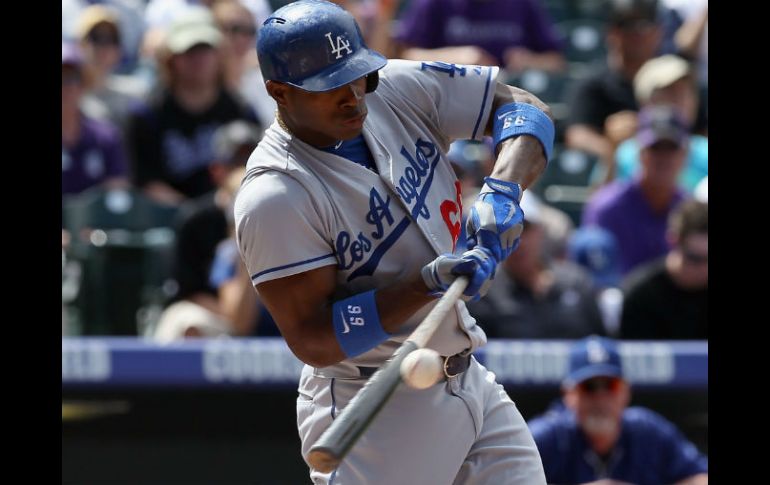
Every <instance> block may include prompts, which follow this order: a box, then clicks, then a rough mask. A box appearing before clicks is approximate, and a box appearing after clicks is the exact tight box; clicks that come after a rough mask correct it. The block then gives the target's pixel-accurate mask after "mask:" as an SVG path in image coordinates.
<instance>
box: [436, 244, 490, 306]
mask: <svg viewBox="0 0 770 485" xmlns="http://www.w3.org/2000/svg"><path fill="white" fill-rule="evenodd" d="M496 268H497V261H495V258H494V256H492V253H491V252H489V250H487V249H486V248H483V247H477V248H474V249H471V250H470V251H466V252H464V253H463V254H462V255H460V256H457V255H455V254H448V253H447V254H442V255H441V256H439V257H438V258H436V259H434V260H433V261H431V262H430V263H428V264H426V265H425V266H423V268H422V279H423V281H425V285H426V286H427V287H428V289H430V291H431V294H432V295H435V296H438V295H441V294H442V293H444V292H445V291H446V290H447V288H449V285H451V284H452V282H453V281H454V280H456V279H457V278H458V277H459V276H463V275H465V276H468V277H469V280H470V281H469V282H468V286H467V287H466V288H465V291H464V292H463V296H462V299H463V300H465V301H476V300H478V299H479V298H481V297H482V296H484V295H486V294H487V290H489V286H490V285H491V284H492V280H493V279H494V277H495V269H496Z"/></svg>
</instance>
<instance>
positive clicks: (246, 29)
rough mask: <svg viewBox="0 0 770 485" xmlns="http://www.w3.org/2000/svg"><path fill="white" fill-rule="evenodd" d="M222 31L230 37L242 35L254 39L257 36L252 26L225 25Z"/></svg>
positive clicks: (255, 29)
mask: <svg viewBox="0 0 770 485" xmlns="http://www.w3.org/2000/svg"><path fill="white" fill-rule="evenodd" d="M222 30H223V31H224V32H225V33H227V34H230V35H237V34H243V35H246V36H248V37H254V36H255V35H257V28H256V27H254V26H253V25H238V24H232V25H225V26H224V27H222Z"/></svg>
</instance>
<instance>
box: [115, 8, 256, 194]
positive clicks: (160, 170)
mask: <svg viewBox="0 0 770 485" xmlns="http://www.w3.org/2000/svg"><path fill="white" fill-rule="evenodd" d="M220 41H221V34H220V32H219V30H218V29H217V27H216V25H215V24H214V20H213V17H212V15H211V13H210V12H208V10H206V9H205V8H203V7H196V8H192V7H191V8H190V9H188V10H185V12H184V13H183V14H181V15H179V17H177V18H176V19H175V20H174V22H173V23H172V24H171V26H170V28H169V31H168V34H167V36H166V40H165V45H164V48H163V49H162V52H161V54H160V56H159V57H160V58H159V60H158V68H159V70H160V76H159V78H160V81H161V82H160V85H159V86H157V89H156V90H155V92H154V93H153V95H152V96H151V98H150V100H149V102H148V104H147V105H146V106H142V107H140V108H139V109H137V110H136V112H135V113H134V115H133V117H132V119H131V122H130V124H129V141H130V147H129V148H130V150H131V155H132V158H133V163H134V173H133V175H134V177H135V183H136V184H137V185H138V186H139V187H141V188H143V189H144V190H145V192H146V193H147V194H148V195H149V196H150V197H152V198H154V199H155V200H157V201H159V202H162V203H168V204H174V205H176V204H179V203H181V202H182V201H183V200H185V199H187V198H194V197H197V196H200V195H202V194H205V193H206V192H208V191H210V190H212V189H213V188H214V187H215V184H214V183H213V182H212V180H211V178H210V173H209V166H210V165H211V164H212V163H213V161H214V152H213V149H214V147H213V144H212V137H213V134H214V132H215V131H216V129H217V128H219V127H220V126H222V125H224V124H227V123H229V122H230V121H234V120H246V121H250V122H252V123H255V124H257V125H258V124H259V123H258V122H257V118H256V115H255V114H254V112H253V110H252V109H251V108H250V107H248V106H247V105H246V104H245V102H243V101H242V100H241V99H240V98H238V97H237V96H235V95H233V94H232V93H230V92H228V91H227V89H226V88H225V87H224V85H223V82H222V70H221V65H220V60H219V56H218V53H217V46H218V45H219V43H220Z"/></svg>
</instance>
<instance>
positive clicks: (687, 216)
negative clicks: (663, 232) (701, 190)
mask: <svg viewBox="0 0 770 485" xmlns="http://www.w3.org/2000/svg"><path fill="white" fill-rule="evenodd" d="M669 239H670V240H671V242H672V244H673V247H672V248H671V250H670V251H669V252H668V253H667V254H666V256H665V257H664V258H663V259H661V260H659V261H655V262H652V263H650V264H648V265H645V266H642V267H640V268H639V269H638V270H637V271H635V272H633V273H632V274H630V275H629V276H628V279H627V280H626V282H625V284H624V286H625V288H624V293H625V295H626V297H625V303H624V305H623V313H622V317H621V323H620V337H621V338H623V339H647V340H669V339H708V276H709V273H708V270H709V269H708V204H707V203H704V202H700V201H697V200H688V201H686V202H684V203H683V204H682V205H681V206H680V207H679V208H678V209H677V210H676V211H675V212H674V213H672V215H671V217H670V221H669Z"/></svg>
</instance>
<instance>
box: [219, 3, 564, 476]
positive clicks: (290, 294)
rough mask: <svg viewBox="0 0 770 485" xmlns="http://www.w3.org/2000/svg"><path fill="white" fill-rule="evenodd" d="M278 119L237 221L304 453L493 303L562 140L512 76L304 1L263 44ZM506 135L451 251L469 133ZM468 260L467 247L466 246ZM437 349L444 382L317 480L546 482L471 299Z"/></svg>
mask: <svg viewBox="0 0 770 485" xmlns="http://www.w3.org/2000/svg"><path fill="white" fill-rule="evenodd" d="M257 52H258V54H259V61H260V67H261V69H262V73H263V76H264V79H265V80H266V88H267V91H268V92H269V93H270V95H271V96H272V97H273V98H274V99H275V101H276V103H277V106H278V110H277V113H276V122H275V123H273V125H272V126H270V128H269V129H268V130H267V131H266V133H265V136H264V138H263V139H262V141H261V142H260V144H259V146H258V147H257V149H256V150H255V151H254V153H253V154H252V156H251V158H250V159H249V162H248V164H247V172H246V176H245V178H244V181H243V184H242V186H241V189H240V191H239V193H238V196H237V199H236V202H235V207H234V212H235V223H236V235H237V241H238V246H239V250H240V252H241V255H242V257H243V260H244V261H245V263H246V266H247V269H248V270H249V273H250V275H251V279H252V282H253V284H254V286H255V287H256V288H257V290H258V292H259V294H260V297H261V298H262V301H263V302H264V303H265V304H266V305H267V307H268V309H269V311H270V313H271V314H272V316H273V317H274V318H275V320H276V322H277V324H278V326H279V328H280V330H281V333H282V335H283V337H284V338H285V339H286V342H287V343H288V345H289V347H290V348H291V350H292V352H293V353H294V354H295V355H296V356H297V357H298V358H299V359H301V360H302V361H303V362H305V363H306V364H307V365H306V366H305V367H304V369H303V371H302V375H301V378H300V383H299V396H298V398H297V425H298V428H299V435H300V438H301V441H302V454H303V456H304V457H305V459H306V461H307V454H308V451H309V449H310V447H311V446H312V445H313V444H314V443H315V442H316V440H317V439H318V438H319V436H320V435H321V434H322V432H323V431H324V430H325V429H326V428H327V427H328V426H329V425H330V424H331V423H332V421H333V420H334V419H335V417H337V416H338V415H339V413H340V412H341V410H342V409H343V408H344V407H345V406H346V404H347V403H348V402H349V401H350V400H351V398H353V396H355V394H356V393H357V392H358V391H359V390H360V389H361V388H362V387H363V385H364V384H365V383H366V380H367V378H368V377H369V376H371V375H372V373H373V372H374V371H375V370H376V369H377V368H378V367H379V366H381V365H382V364H383V363H384V362H385V361H386V360H387V359H388V358H389V357H390V356H391V355H392V353H393V352H394V351H395V349H396V348H398V346H399V345H400V344H401V343H402V342H403V341H404V340H405V339H406V337H407V336H408V335H409V334H410V333H411V332H412V330H413V329H414V328H415V327H416V326H417V325H418V324H419V323H420V322H421V320H422V319H423V318H424V317H425V316H426V315H427V313H428V312H429V311H430V309H431V308H432V307H433V305H435V303H436V300H437V298H439V297H440V295H441V294H442V292H443V291H445V290H446V289H447V287H448V286H449V285H450V284H451V283H452V281H454V279H456V278H457V277H458V275H467V276H469V279H470V284H469V285H468V287H467V289H466V290H465V292H464V295H463V299H478V298H479V297H480V296H482V295H483V294H484V293H485V292H486V289H487V288H488V287H489V285H490V284H491V282H492V279H493V277H494V274H495V269H496V266H497V264H498V263H499V262H500V261H502V260H503V259H504V258H505V257H507V256H508V255H509V254H510V253H511V251H513V250H514V249H515V248H516V246H517V244H518V239H519V235H520V233H521V230H522V227H523V214H522V212H521V210H520V208H519V200H520V198H521V194H522V191H523V190H524V189H525V188H526V187H527V186H529V185H530V184H532V183H533V182H534V181H535V180H536V178H537V177H538V175H539V174H540V173H541V172H542V171H543V169H544V168H545V165H546V161H547V160H548V157H549V155H550V153H551V150H552V146H553V137H554V127H553V122H552V120H551V118H550V115H549V114H548V108H547V107H546V106H545V105H544V104H543V103H542V102H541V101H539V100H538V99H537V98H535V97H534V96H532V95H530V94H529V93H527V92H525V91H522V90H520V89H516V88H513V87H510V86H506V85H504V84H501V83H499V82H498V81H497V80H496V78H497V75H498V68H497V67H489V66H464V65H455V64H446V63H440V62H418V61H405V60H390V61H388V60H386V59H385V58H384V57H383V56H382V55H380V54H378V53H377V52H374V51H372V50H370V49H368V48H367V47H366V45H365V44H364V42H363V40H362V38H361V32H360V30H359V28H358V26H357V25H356V23H355V21H354V20H353V18H352V17H351V15H350V14H348V13H347V12H346V11H345V10H344V9H342V8H340V7H338V6H336V5H334V4H332V3H329V2H325V1H321V0H303V1H299V2H295V3H292V4H289V5H287V6H285V7H283V8H281V9H279V10H277V11H275V12H274V13H273V14H272V15H271V16H270V17H269V18H268V19H267V20H266V21H265V23H264V24H263V26H262V27H261V29H260V33H259V36H258V40H257ZM485 134H491V135H492V136H493V138H494V142H495V145H496V148H497V162H496V165H495V167H494V170H493V172H492V174H491V177H488V178H487V179H486V183H485V185H484V186H483V188H482V190H481V193H480V195H479V197H478V199H477V201H476V202H475V203H474V205H473V206H472V207H471V208H470V215H469V218H468V225H467V228H466V229H467V233H468V240H469V243H468V247H469V249H468V250H467V251H465V252H461V253H460V254H459V255H452V253H453V252H454V250H455V244H456V241H457V237H458V235H459V233H460V224H461V220H462V211H463V208H462V204H461V200H462V197H461V196H462V194H461V193H460V183H459V182H458V181H457V178H456V177H455V175H454V172H453V171H452V167H451V165H450V163H449V161H448V160H447V158H446V152H447V149H448V147H449V144H450V142H451V141H452V140H455V139H476V140H478V139H481V138H482V137H483V136H484V135H485ZM458 252H459V251H458ZM455 310H456V311H455V312H452V313H450V316H449V317H448V320H449V321H446V322H444V324H443V325H442V327H441V328H440V329H439V330H438V331H437V332H436V333H435V334H434V336H433V337H432V339H431V341H430V342H429V344H428V347H430V348H432V349H434V350H436V351H438V352H439V353H440V354H441V355H442V356H443V359H444V376H443V379H442V380H441V381H440V382H438V383H437V384H435V385H434V386H432V387H430V388H428V389H425V390H415V389H411V388H408V387H406V386H400V387H399V388H397V390H396V391H395V394H394V395H393V397H392V398H391V399H390V400H389V401H388V403H387V405H386V406H385V407H384V408H383V409H382V411H381V412H380V414H379V415H378V416H377V418H376V419H375V420H374V422H373V423H372V424H371V426H370V427H369V428H368V429H367V431H366V432H365V433H364V435H363V436H362V437H361V438H360V440H359V441H358V442H357V443H356V445H355V446H354V447H353V449H352V450H351V451H350V453H349V454H348V455H347V457H346V458H345V460H344V461H343V462H342V464H341V465H340V466H339V467H338V468H337V469H336V470H334V471H333V472H331V473H321V472H320V471H318V470H315V469H313V468H312V466H311V469H310V476H311V478H312V480H313V482H314V483H316V484H333V485H340V484H343V485H348V484H363V483H366V484H421V485H428V484H436V485H439V484H440V485H446V484H451V483H458V484H470V483H473V484H495V485H497V484H509V485H510V484H514V485H516V484H521V485H538V484H545V475H544V472H543V467H542V463H541V460H540V456H539V454H538V451H537V448H536V446H535V442H534V440H533V439H532V436H531V434H530V432H529V430H528V428H527V426H526V423H525V421H524V419H523V418H522V416H521V414H520V413H519V411H518V410H517V409H516V406H515V405H514V403H513V402H512V401H511V400H510V398H509V397H508V395H507V393H506V392H505V390H504V389H503V387H502V386H501V385H499V384H498V383H496V382H495V376H494V374H492V373H490V372H489V371H487V370H486V369H485V368H484V367H483V366H481V365H480V364H479V363H478V362H477V361H476V360H475V359H474V358H473V357H472V356H471V352H473V351H474V350H475V349H477V348H478V347H480V346H481V345H483V344H485V343H486V336H485V335H484V332H483V331H482V330H481V328H479V327H478V326H477V325H476V323H475V320H474V319H473V318H472V317H471V316H470V314H469V313H468V312H467V310H466V308H465V303H464V301H458V302H457V304H456V308H455Z"/></svg>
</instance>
